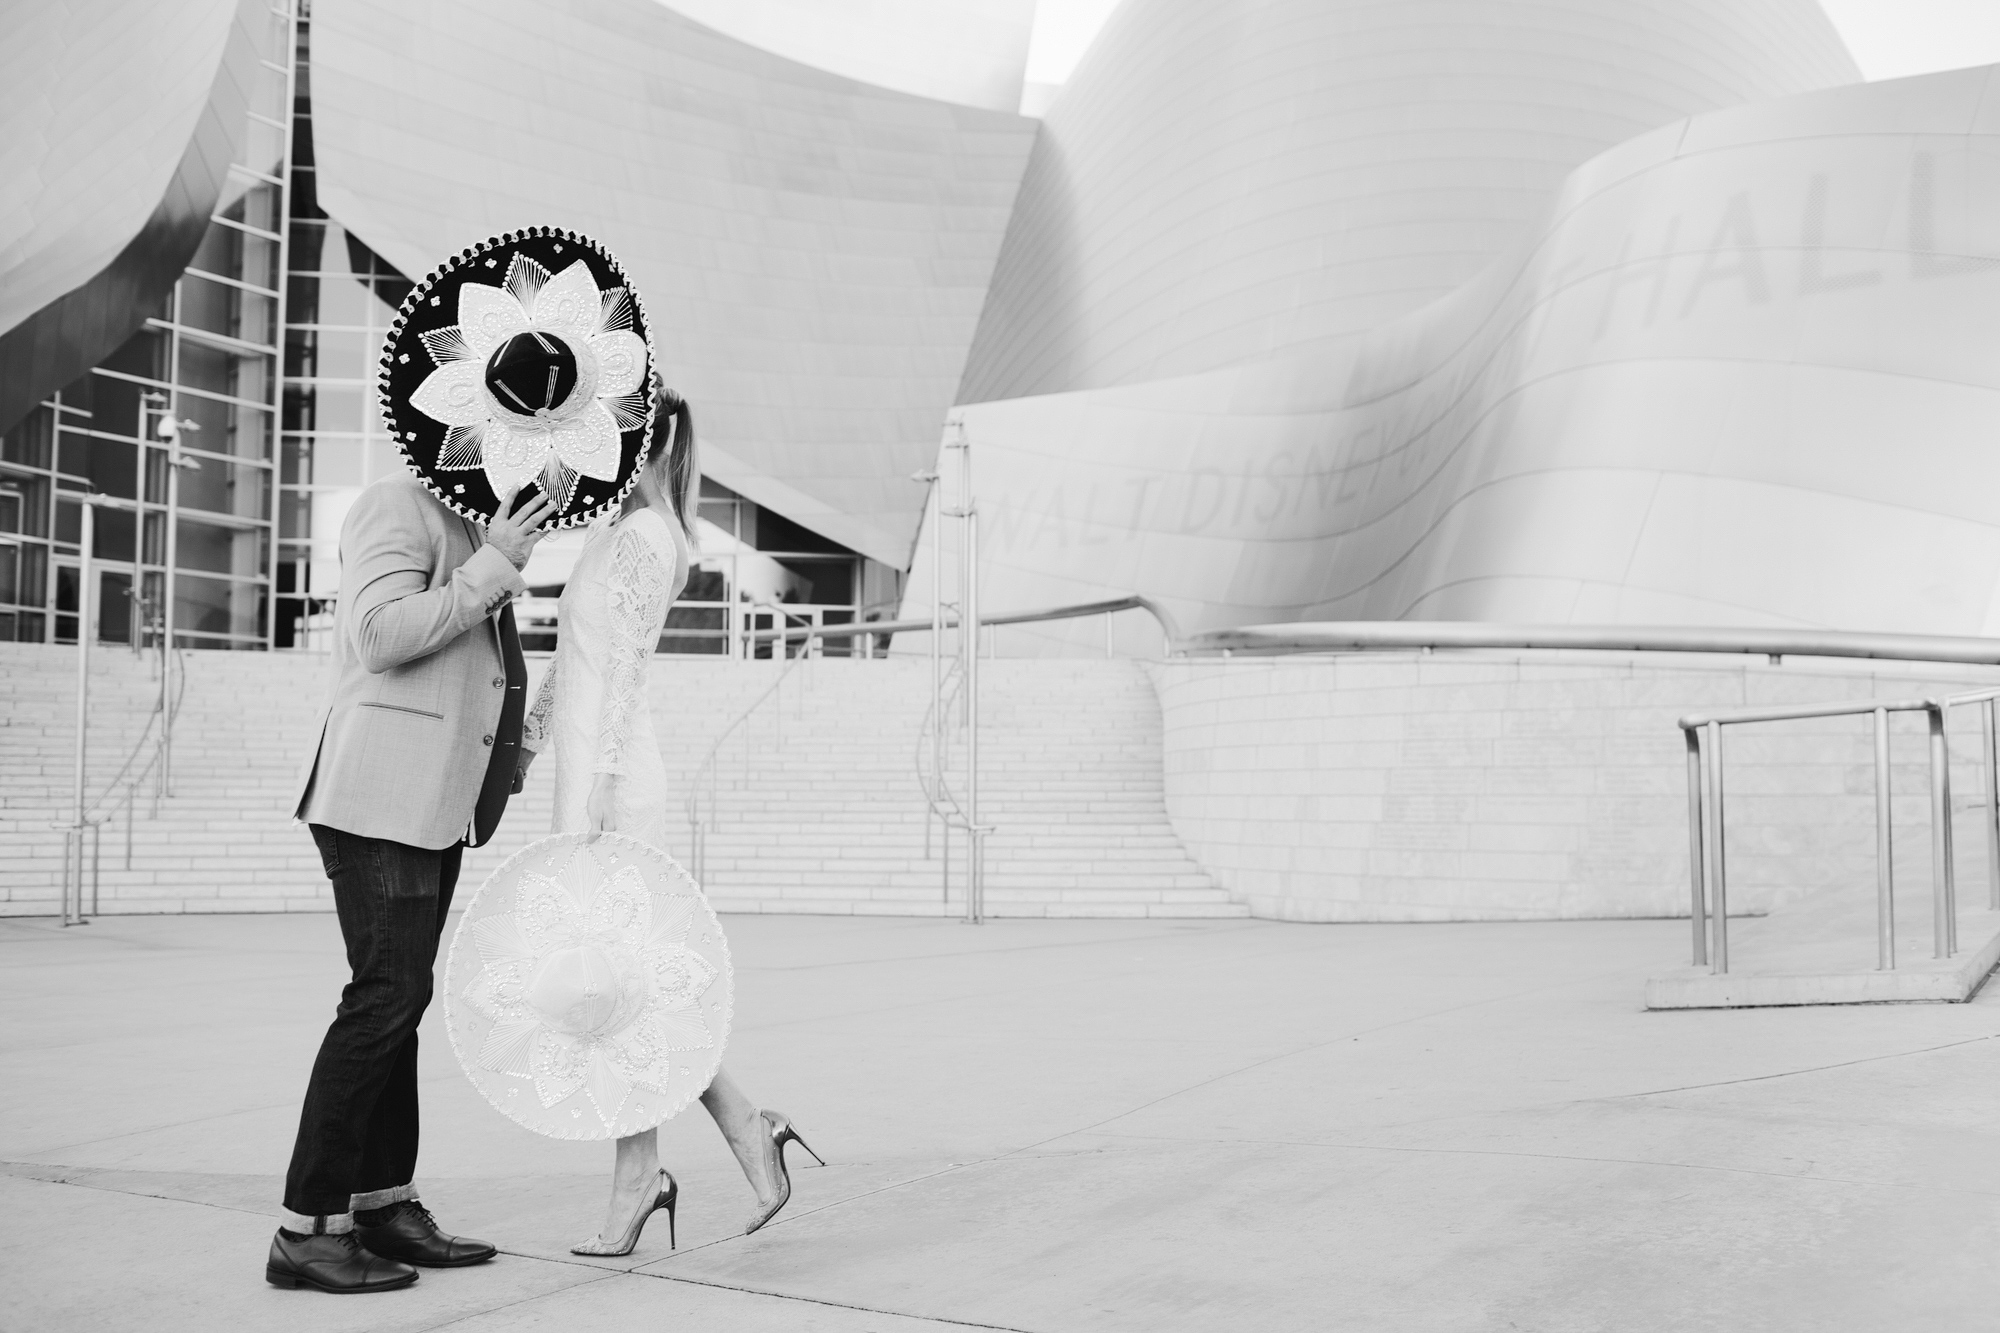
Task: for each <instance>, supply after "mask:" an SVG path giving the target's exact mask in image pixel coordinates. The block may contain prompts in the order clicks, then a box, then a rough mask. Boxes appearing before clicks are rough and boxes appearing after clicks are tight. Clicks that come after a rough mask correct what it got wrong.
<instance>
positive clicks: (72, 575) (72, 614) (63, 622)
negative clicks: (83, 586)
mask: <svg viewBox="0 0 2000 1333" xmlns="http://www.w3.org/2000/svg"><path fill="white" fill-rule="evenodd" d="M80 577H81V571H80V570H78V568H77V567H76V566H75V565H59V566H57V567H56V618H55V619H56V642H58V643H75V642H76V585H77V583H78V582H79V580H80Z"/></svg>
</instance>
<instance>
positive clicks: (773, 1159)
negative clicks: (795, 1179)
mask: <svg viewBox="0 0 2000 1333" xmlns="http://www.w3.org/2000/svg"><path fill="white" fill-rule="evenodd" d="M757 1119H758V1121H759V1122H760V1123H761V1124H762V1125H763V1126H764V1132H765V1134H766V1135H768V1137H767V1138H766V1139H765V1140H764V1171H765V1174H766V1175H768V1176H769V1177H770V1179H771V1182H772V1184H773V1185H774V1186H775V1188H776V1190H777V1193H776V1194H775V1195H773V1196H772V1199H771V1202H769V1203H767V1204H759V1205H758V1206H757V1208H756V1210H755V1211H753V1212H752V1213H751V1214H750V1221H749V1222H748V1223H747V1224H746V1225H745V1226H744V1228H743V1234H744V1235H746V1236H747V1235H749V1234H750V1233H751V1232H753V1231H755V1230H756V1229H757V1228H758V1227H761V1226H763V1225H764V1224H765V1223H766V1222H768V1221H770V1220H771V1219H772V1218H774V1217H776V1216H777V1215H778V1210H779V1209H780V1208H783V1207H784V1206H785V1204H786V1202H787V1201H789V1200H790V1199H791V1197H792V1174H791V1172H790V1171H787V1170H786V1169H785V1145H786V1144H787V1143H796V1144H798V1145H799V1146H800V1147H801V1148H804V1149H805V1150H806V1151H807V1152H808V1153H811V1154H812V1159H813V1160H814V1161H815V1162H818V1163H819V1164H820V1165H821V1166H825V1165H826V1161H825V1159H823V1158H822V1157H821V1156H820V1155H819V1154H818V1153H816V1152H813V1150H812V1148H811V1147H810V1146H809V1145H808V1144H807V1143H806V1141H805V1140H804V1139H802V1138H800V1137H799V1132H798V1131H797V1130H796V1129H793V1128H792V1122H791V1119H790V1118H789V1117H787V1116H786V1115H785V1113H784V1112H782V1111H759V1112H758V1113H757Z"/></svg>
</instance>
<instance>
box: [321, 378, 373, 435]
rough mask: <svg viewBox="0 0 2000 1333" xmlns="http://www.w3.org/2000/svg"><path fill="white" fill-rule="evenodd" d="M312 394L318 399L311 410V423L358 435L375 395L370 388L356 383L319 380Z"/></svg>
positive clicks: (323, 428)
mask: <svg viewBox="0 0 2000 1333" xmlns="http://www.w3.org/2000/svg"><path fill="white" fill-rule="evenodd" d="M313 397H314V398H315V399H316V400H317V407H316V409H315V411H314V413H313V424H314V426H315V427H316V428H317V429H319V430H337V431H347V432H350V433H352V434H357V435H358V434H360V433H361V431H363V430H364V429H366V428H367V422H368V419H369V417H370V416H371V415H372V407H373V404H374V401H375V395H374V394H373V393H372V392H371V391H370V390H367V389H364V388H363V387H362V386H360V385H359V384H326V383H320V384H316V385H314V386H313Z"/></svg>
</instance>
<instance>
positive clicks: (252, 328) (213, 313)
mask: <svg viewBox="0 0 2000 1333" xmlns="http://www.w3.org/2000/svg"><path fill="white" fill-rule="evenodd" d="M180 290H181V300H180V316H181V323H183V324H188V325H192V326H193V327H195V328H197V329H206V330H208V331H209V332H210V333H220V334H222V335H223V336H225V337H229V338H241V339H242V340H243V341H244V342H253V343H264V344H267V345H269V344H272V343H273V342H274V341H275V334H276V329H275V324H274V321H275V319H276V316H277V309H278V306H277V302H275V301H273V300H272V299H271V298H270V297H268V296H263V295H260V294H259V293H257V292H247V291H244V290H243V289H242V288H240V287H231V286H229V285H228V284H227V283H221V282H212V281H210V280H209V279H207V278H204V277H202V276H201V275H200V274H197V273H189V274H187V275H186V276H184V277H183V278H182V279H181V284H180Z"/></svg>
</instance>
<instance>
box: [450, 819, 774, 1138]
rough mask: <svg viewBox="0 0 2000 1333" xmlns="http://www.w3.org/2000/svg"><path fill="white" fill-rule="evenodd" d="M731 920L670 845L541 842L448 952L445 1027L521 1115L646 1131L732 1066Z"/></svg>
mask: <svg viewBox="0 0 2000 1333" xmlns="http://www.w3.org/2000/svg"><path fill="white" fill-rule="evenodd" d="M734 1004H735V982H734V976H733V973H732V971H731V967H730V960H729V945H728V942H727V940H726V939H724V937H723V934H722V926H721V924H720V923H719V922H718V921H717V920H716V919H715V913H714V911H713V910H712V909H711V908H710V907H709V905H708V900H707V899H706V898H704V897H703V896H702V893H701V890H700V889H699V888H698V887H697V886H696V885H695V883H694V881H693V880H692V879H691V878H689V876H688V873H687V871H686V870H684V869H682V868H681V866H680V864H679V863H678V862H676V861H675V860H674V859H673V858H672V857H670V856H668V855H667V854H666V853H665V852H663V851H661V850H660V849H659V848H657V847H654V846H652V845H651V844H649V843H644V842H641V841H639V840H638V839H636V838H629V837H624V836H621V835H619V834H615V833H606V834H598V835H591V834H584V833H561V834H556V835H553V836H551V837H547V838H543V839H541V840H540V841H539V842H534V843H530V844H529V845H528V846H527V847H525V848H523V849H522V850H521V851H519V852H516V853H515V854H514V855H513V856H511V857H509V858H508V859H507V860H506V862H505V863H504V864H502V865H501V866H500V868H499V869H498V870H495V871H494V872H493V873H492V875H490V876H488V877H487V880H486V882H485V883H484V884H483V885H481V886H480V888H479V892H478V893H476V894H475V895H473V899H472V901H471V903H469V904H468V905H467V907H466V909H465V915H464V917H463V919H461V920H460V922H459V925H458V931H457V933H456V934H455V935H454V936H453V937H452V943H451V953H450V955H449V957H448V959H447V961H446V963H445V1029H446V1031H447V1032H449V1033H450V1034H451V1046H452V1050H453V1052H454V1053H455V1054H456V1055H457V1056H458V1061H459V1064H460V1065H461V1066H462V1067H463V1068H464V1070H465V1073H466V1076H467V1077H469V1078H470V1079H471V1080H472V1082H473V1085H474V1086H475V1087H477V1088H478V1089H479V1091H480V1093H481V1094H482V1095H483V1096H484V1097H485V1098H486V1100H487V1101H489V1102H491V1103H492V1104H493V1105H494V1106H495V1107H496V1108H497V1109H499V1110H500V1111H501V1112H502V1113H503V1114H504V1115H506V1116H507V1117H508V1118H509V1119H511V1120H513V1121H515V1122H516V1123H517V1124H520V1125H523V1126H525V1127H526V1128H528V1129H531V1130H533V1131H535V1132H536V1133H537V1134H546V1135H548V1136H549V1137H551V1138H558V1139H615V1138H624V1137H626V1136H628V1135H632V1134H638V1133H641V1132H643V1131H645V1130H647V1129H651V1128H652V1127H653V1126H655V1125H658V1124H660V1123H661V1122H663V1121H666V1120H669V1119H671V1118H672V1117H674V1116H675V1115H678V1114H679V1113H680V1112H681V1111H683V1110H685V1109H686V1108H687V1107H688V1106H689V1105H690V1104H691V1103H692V1102H693V1101H694V1100H695V1099H696V1098H697V1097H699V1096H700V1095H701V1094H702V1092H703V1091H704V1090H706V1089H707V1087H708V1085H709V1081H710V1080H711V1079H713V1078H714V1077H715V1074H716V1071H717V1070H718V1069H720V1068H721V1067H722V1051H723V1047H724V1046H725V1045H726V1044H727V1042H728V1039H729V1027H730V1022H731V1019H732V1017H733V1013H734Z"/></svg>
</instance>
